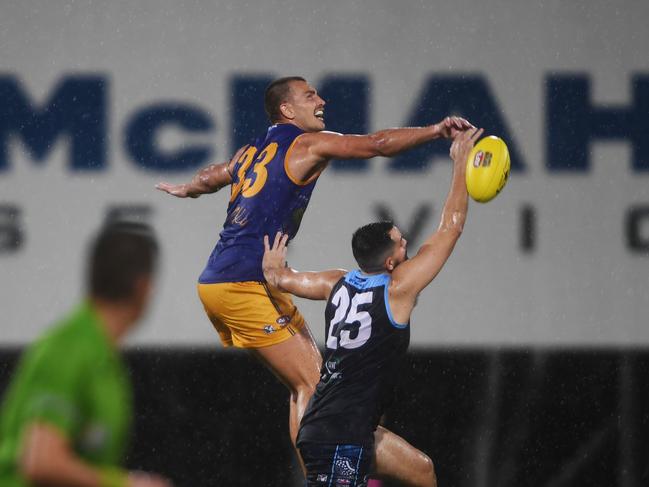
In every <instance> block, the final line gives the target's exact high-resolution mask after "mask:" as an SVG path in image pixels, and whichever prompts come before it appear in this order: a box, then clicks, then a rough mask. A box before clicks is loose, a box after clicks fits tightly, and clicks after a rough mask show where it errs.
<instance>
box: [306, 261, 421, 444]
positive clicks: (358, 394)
mask: <svg viewBox="0 0 649 487" xmlns="http://www.w3.org/2000/svg"><path fill="white" fill-rule="evenodd" d="M389 284H390V276H389V275H388V274H378V275H365V274H363V273H362V272H361V271H358V270H357V271H353V272H350V273H348V274H346V275H345V276H344V277H343V278H342V279H341V280H340V281H339V282H338V283H337V284H336V285H335V286H334V288H333V290H332V292H331V295H330V297H329V300H328V302H327V307H326V309H325V323H326V339H327V343H326V351H325V355H324V360H323V365H322V370H321V373H320V382H319V383H318V385H317V387H316V391H315V393H314V395H313V396H312V398H311V400H310V401H309V404H308V406H307V409H306V412H305V413H304V417H303V418H302V422H301V424H300V431H299V434H298V444H303V443H330V444H354V445H364V446H365V445H367V446H369V445H371V444H372V442H373V436H374V431H375V430H376V427H377V426H378V424H379V419H380V418H381V415H382V414H383V411H384V410H385V408H386V407H387V406H388V405H389V404H390V402H391V401H392V397H393V394H394V386H395V384H396V380H397V377H398V369H399V366H400V362H401V360H402V358H403V357H404V356H405V354H406V350H407V349H408V344H409V342H410V326H409V323H406V324H399V323H396V322H395V321H394V319H393V318H392V313H391V312H390V305H389V302H388V286H389Z"/></svg>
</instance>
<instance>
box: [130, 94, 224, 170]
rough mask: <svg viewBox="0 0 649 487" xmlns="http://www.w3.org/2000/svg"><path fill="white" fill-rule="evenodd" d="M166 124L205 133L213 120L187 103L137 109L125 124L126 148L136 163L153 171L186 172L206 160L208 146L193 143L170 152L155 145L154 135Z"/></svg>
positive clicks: (209, 148)
mask: <svg viewBox="0 0 649 487" xmlns="http://www.w3.org/2000/svg"><path fill="white" fill-rule="evenodd" d="M166 125H171V126H177V127H180V128H181V129H182V130H184V131H185V132H191V133H205V132H210V131H211V130H212V129H213V128H214V123H213V121H212V119H211V117H210V116H209V114H208V113H206V112H205V111H204V110H201V109H200V108H196V107H192V106H191V105H183V104H172V103H160V104H158V105H153V106H150V107H148V108H145V109H142V110H140V111H138V112H137V113H136V114H135V115H134V116H133V118H132V119H131V121H130V122H129V123H128V124H127V125H126V131H125V132H126V133H125V141H126V142H125V143H126V150H127V151H128V153H129V154H130V155H131V157H132V158H133V161H135V163H136V164H137V165H139V166H140V167H142V168H145V169H151V170H156V171H163V172H164V171H169V172H173V171H186V170H188V169H192V168H198V167H201V166H204V165H206V164H208V163H209V159H210V157H211V156H212V147H211V146H206V145H195V146H191V147H185V148H182V149H178V150H176V151H174V152H167V153H165V152H162V151H160V150H159V149H158V148H157V147H156V135H157V134H158V131H159V130H160V129H161V128H163V127H164V126H166Z"/></svg>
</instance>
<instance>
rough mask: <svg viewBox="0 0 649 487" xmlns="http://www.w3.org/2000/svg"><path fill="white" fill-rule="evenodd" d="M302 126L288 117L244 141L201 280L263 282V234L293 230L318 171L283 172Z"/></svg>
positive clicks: (296, 229)
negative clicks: (303, 174)
mask: <svg viewBox="0 0 649 487" xmlns="http://www.w3.org/2000/svg"><path fill="white" fill-rule="evenodd" d="M303 133H304V132H303V131H302V130H301V129H300V128H298V127H296V126H295V125H292V124H290V123H284V124H278V125H273V126H272V127H270V128H269V129H268V131H267V133H266V136H265V137H260V138H258V139H256V140H255V141H254V142H253V143H251V144H249V145H248V146H246V149H245V151H244V152H243V153H242V154H241V156H240V157H239V159H238V160H237V161H236V163H235V165H234V168H233V171H232V173H233V178H232V185H231V187H230V204H229V205H228V216H227V218H226V220H225V223H224V225H223V230H222V231H221V234H220V235H219V241H218V242H217V244H216V247H214V250H213V251H212V254H211V255H210V258H209V259H208V261H207V265H206V266H205V269H204V270H203V273H202V274H201V276H200V277H199V282H200V283H201V284H211V283H218V282H242V281H261V282H264V273H263V271H262V270H261V261H262V258H263V256H264V235H268V236H269V237H270V239H271V241H272V239H273V238H275V234H276V233H277V232H282V233H285V234H287V235H288V236H289V240H292V239H293V237H295V235H296V234H297V231H298V229H299V228H300V223H301V221H302V216H303V215H304V212H305V211H306V208H307V206H308V205H309V200H310V198H311V193H312V192H313V189H314V188H315V184H316V181H317V179H318V177H317V176H314V177H312V178H311V179H310V180H309V181H307V182H306V183H300V182H299V181H295V180H294V179H293V178H292V177H291V175H290V174H289V173H288V172H287V163H288V161H287V159H288V155H289V153H290V151H291V149H292V147H293V144H294V142H295V140H296V139H297V138H298V137H299V136H300V135H302V134H303Z"/></svg>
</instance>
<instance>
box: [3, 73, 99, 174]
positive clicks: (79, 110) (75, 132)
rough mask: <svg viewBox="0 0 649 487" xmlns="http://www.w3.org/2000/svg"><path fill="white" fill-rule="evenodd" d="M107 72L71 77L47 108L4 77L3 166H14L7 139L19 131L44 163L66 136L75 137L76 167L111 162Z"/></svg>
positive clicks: (73, 156) (72, 145)
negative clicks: (53, 148)
mask: <svg viewBox="0 0 649 487" xmlns="http://www.w3.org/2000/svg"><path fill="white" fill-rule="evenodd" d="M107 86H108V77H107V76H99V75H97V76H92V75H87V76H68V77H66V78H64V79H63V81H61V82H60V83H59V84H58V85H57V86H56V88H55V89H54V92H53V94H52V95H51V96H50V98H49V100H48V101H47V103H45V104H44V106H43V107H40V108H39V107H34V106H33V105H32V104H31V103H30V100H29V98H28V97H27V95H26V94H25V92H24V90H23V88H22V86H21V84H20V83H19V81H18V79H17V78H16V77H14V76H0V171H2V170H7V169H8V168H9V148H8V142H9V140H10V137H11V136H12V135H17V136H19V137H20V139H21V140H22V142H23V144H24V145H25V146H26V147H27V149H28V150H29V152H30V153H31V155H32V156H33V157H34V159H35V160H36V161H37V162H42V161H44V159H45V158H46V156H47V154H48V153H49V152H50V151H51V149H52V147H53V146H54V144H55V142H56V141H57V139H59V137H61V136H62V135H64V134H65V135H67V136H68V138H69V140H70V168H71V169H72V170H76V171H79V170H100V169H104V167H105V165H106V155H107V153H108V151H107V147H106V138H107V122H106V116H107V109H106V97H107Z"/></svg>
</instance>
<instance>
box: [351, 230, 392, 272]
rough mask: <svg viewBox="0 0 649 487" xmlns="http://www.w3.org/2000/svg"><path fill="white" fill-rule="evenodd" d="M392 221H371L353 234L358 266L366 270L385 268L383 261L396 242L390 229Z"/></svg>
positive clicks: (353, 247) (374, 270)
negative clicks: (391, 235)
mask: <svg viewBox="0 0 649 487" xmlns="http://www.w3.org/2000/svg"><path fill="white" fill-rule="evenodd" d="M393 227H394V223H393V222H391V221H380V222H374V223H369V224H367V225H364V226H362V227H360V228H359V229H358V230H356V231H355V232H354V235H353V236H352V252H353V253H354V258H355V259H356V262H357V263H358V266H359V267H360V268H361V270H362V271H365V272H377V271H380V270H383V261H384V260H385V258H386V257H387V256H388V255H389V254H390V252H391V251H392V247H393V246H394V242H393V241H392V239H391V238H390V230H392V228H393Z"/></svg>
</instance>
